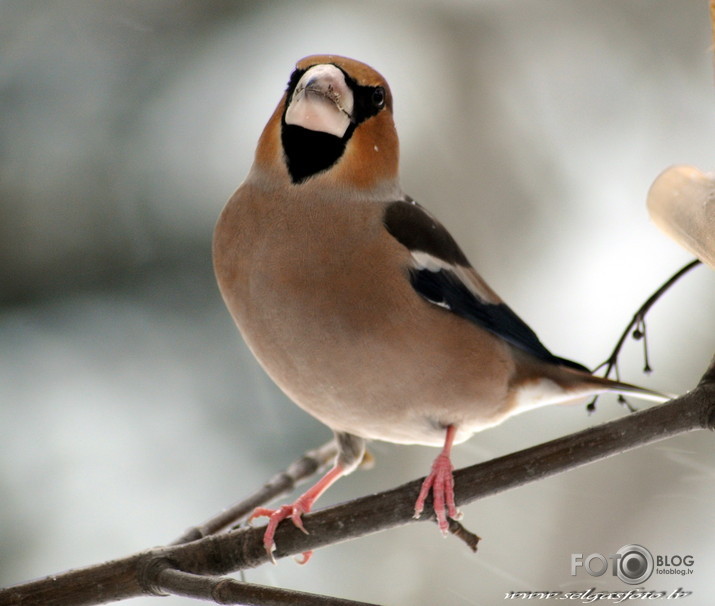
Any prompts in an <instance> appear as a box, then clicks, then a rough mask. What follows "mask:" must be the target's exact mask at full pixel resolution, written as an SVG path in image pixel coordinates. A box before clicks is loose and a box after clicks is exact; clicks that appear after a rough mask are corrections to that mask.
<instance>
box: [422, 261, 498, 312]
mask: <svg viewBox="0 0 715 606" xmlns="http://www.w3.org/2000/svg"><path fill="white" fill-rule="evenodd" d="M410 253H411V255H412V258H413V260H414V262H415V267H416V268H417V269H426V270H427V271H433V272H438V271H448V272H449V273H451V274H452V275H454V276H455V277H456V278H457V279H458V280H459V281H460V282H461V283H462V284H464V285H465V286H466V287H467V289H468V290H469V292H471V293H472V294H473V295H474V296H475V297H476V298H477V299H478V300H479V301H481V302H482V303H491V304H495V305H496V304H498V303H501V301H500V300H499V299H497V298H495V296H494V294H493V293H492V292H491V290H489V287H487V286H486V284H484V283H483V281H482V280H481V278H480V277H479V276H478V275H477V274H476V272H475V271H474V270H473V269H472V268H471V267H463V266H462V265H454V264H452V263H448V262H447V261H445V260H444V259H440V258H438V257H435V256H433V255H430V254H429V253H426V252H423V251H421V250H412V251H410ZM436 304H437V305H440V307H446V308H447V309H449V306H448V305H446V304H444V303H442V304H440V303H436Z"/></svg>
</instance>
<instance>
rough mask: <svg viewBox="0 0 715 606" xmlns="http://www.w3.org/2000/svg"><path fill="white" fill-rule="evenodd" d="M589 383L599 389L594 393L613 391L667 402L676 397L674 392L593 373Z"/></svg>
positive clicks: (643, 398) (642, 398) (653, 400)
mask: <svg viewBox="0 0 715 606" xmlns="http://www.w3.org/2000/svg"><path fill="white" fill-rule="evenodd" d="M587 383H588V384H591V385H593V387H594V388H595V389H596V390H597V391H594V395H595V394H596V393H602V392H612V393H617V394H621V395H624V396H633V397H634V398H639V399H641V400H649V401H651V402H667V401H668V400H672V399H673V398H674V397H675V395H673V394H667V393H662V392H660V391H655V390H653V389H648V388H646V387H640V386H639V385H633V384H631V383H624V382H623V381H613V380H612V379H606V378H604V377H597V376H595V375H591V376H590V377H589V379H588V381H587ZM599 388H600V389H599Z"/></svg>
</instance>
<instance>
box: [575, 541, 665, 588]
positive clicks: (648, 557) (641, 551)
mask: <svg viewBox="0 0 715 606" xmlns="http://www.w3.org/2000/svg"><path fill="white" fill-rule="evenodd" d="M609 560H610V561H611V562H610V565H609ZM654 563H655V562H654V559H653V555H652V554H651V552H650V551H648V550H647V549H646V548H645V547H643V546H642V545H624V546H623V547H621V548H620V549H619V550H618V551H617V552H616V553H614V554H612V555H609V556H608V557H607V558H606V556H604V555H602V554H600V553H592V554H590V555H588V556H586V557H584V555H583V554H582V553H572V554H571V576H574V577H575V576H576V573H577V571H578V569H579V568H583V569H584V570H585V571H586V572H587V573H588V574H590V575H591V576H592V577H600V576H601V575H604V574H606V571H608V569H609V568H610V569H611V573H612V575H613V576H615V577H618V578H619V579H620V580H621V581H623V582H624V583H626V584H628V585H639V584H641V583H645V582H646V581H647V580H648V579H649V578H650V576H651V575H652V574H653V569H654V567H655V566H654Z"/></svg>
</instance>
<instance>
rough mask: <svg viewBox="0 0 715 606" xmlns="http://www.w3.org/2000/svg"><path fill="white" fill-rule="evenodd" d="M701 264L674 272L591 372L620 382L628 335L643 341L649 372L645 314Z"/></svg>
mask: <svg viewBox="0 0 715 606" xmlns="http://www.w3.org/2000/svg"><path fill="white" fill-rule="evenodd" d="M700 264H701V261H700V260H699V259H694V260H693V261H691V262H690V263H688V264H687V265H685V266H684V267H681V268H680V269H679V270H678V271H677V272H675V273H674V274H673V275H672V276H671V277H670V278H668V279H667V280H666V281H665V282H664V283H663V284H662V285H661V286H660V287H659V288H658V290H656V291H655V292H654V293H653V294H652V295H651V296H650V297H648V299H647V300H646V301H645V303H643V305H641V306H640V307H639V308H638V311H636V313H635V314H633V317H632V318H631V321H630V322H629V323H628V326H626V328H625V330H624V331H623V333H622V334H621V337H620V339H618V342H617V343H616V346H615V347H614V348H613V351H612V352H611V355H610V356H608V358H606V359H605V360H604V361H603V362H601V363H600V364H599V365H598V366H596V368H594V369H593V372H594V373H596V372H598V371H599V370H601V369H602V368H604V367H605V368H606V372H605V374H604V375H603V376H604V377H606V378H608V377H610V376H611V373H612V372H615V375H616V379H618V380H620V376H619V373H618V357H619V356H620V355H621V350H622V349H623V345H624V344H625V342H626V339H627V338H628V335H629V334H631V331H633V332H632V335H633V338H634V339H636V340H640V339H642V340H643V357H644V360H645V365H644V368H643V372H646V373H648V372H651V370H652V368H651V366H650V360H649V359H648V345H647V337H646V324H645V317H646V314H647V313H648V312H649V311H650V308H651V307H653V305H655V303H656V302H657V301H658V299H660V298H661V297H662V296H663V295H664V294H665V293H666V292H667V291H668V290H669V289H670V287H671V286H673V284H675V283H676V282H677V281H678V280H680V278H682V277H683V276H684V275H685V274H687V273H688V272H689V271H690V270H691V269H693V268H694V267H696V266H698V265H700ZM597 400H598V396H596V397H595V398H593V400H591V401H590V402H589V403H588V404H587V405H586V410H588V412H593V411H594V410H595V409H596V401H597ZM618 400H619V402H621V403H622V404H624V405H626V406H628V409H629V410H630V412H635V408H633V407H632V406H631V405H630V404H629V403H628V401H627V400H626V399H625V398H624V397H623V396H619V398H618Z"/></svg>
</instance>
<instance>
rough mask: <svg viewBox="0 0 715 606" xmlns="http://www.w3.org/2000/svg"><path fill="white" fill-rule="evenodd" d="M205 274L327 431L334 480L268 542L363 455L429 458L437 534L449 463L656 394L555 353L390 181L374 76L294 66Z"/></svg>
mask: <svg viewBox="0 0 715 606" xmlns="http://www.w3.org/2000/svg"><path fill="white" fill-rule="evenodd" d="M213 259H214V268H215V272H216V277H217V279H218V284H219V288H220V290H221V294H222V295H223V298H224V301H225V302H226V305H227V306H228V309H229V311H230V312H231V315H232V316H233V318H234V320H235V322H236V324H237V325H238V328H239V330H240V331H241V334H242V335H243V338H244V339H245V341H246V343H247V344H248V346H249V348H250V349H251V351H252V352H253V354H254V355H255V357H256V359H257V360H258V361H259V362H260V364H261V365H262V366H263V368H264V369H265V370H266V372H267V373H268V374H269V375H270V377H271V378H272V379H273V380H274V381H275V382H276V383H277V384H278V386H279V387H280V388H281V389H282V390H283V391H284V392H285V393H286V395H287V396H288V397H289V398H290V399H292V400H293V401H294V402H295V403H296V404H297V405H298V406H300V407H301V408H303V409H304V410H305V411H307V412H308V413H310V414H311V415H313V416H314V417H316V418H317V419H319V420H320V421H322V422H323V423H325V424H326V425H327V426H328V427H330V428H331V429H332V430H333V432H334V433H335V439H336V441H337V444H338V450H339V454H338V456H337V459H336V461H335V463H334V465H333V467H332V469H331V470H330V471H329V472H328V473H327V474H326V475H325V476H324V477H323V478H322V479H321V480H320V481H318V483H317V484H316V485H315V486H313V487H312V488H311V489H310V490H308V491H307V492H306V493H305V494H303V495H302V496H300V497H299V498H298V499H297V500H296V501H295V503H293V504H292V505H285V506H283V507H281V508H280V509H277V510H275V511H273V510H268V509H259V510H256V511H255V512H254V514H253V517H256V516H260V515H267V516H270V519H269V523H268V526H267V529H266V531H265V535H264V544H265V547H266V549H267V550H268V552H269V554H270V553H271V552H272V551H273V549H275V544H274V540H273V537H274V533H275V530H276V527H277V525H278V524H279V523H280V521H281V520H283V519H285V518H288V517H290V518H291V519H292V521H293V523H294V524H295V525H296V526H298V527H299V528H301V529H302V528H303V525H302V522H301V515H302V514H303V513H305V512H308V511H310V509H311V506H312V505H313V503H314V502H315V500H316V499H317V498H318V497H319V496H320V495H321V494H322V493H323V492H324V491H325V490H326V489H327V488H328V487H329V486H330V485H331V484H333V482H335V481H336V480H337V479H338V478H339V477H341V476H344V475H347V474H349V473H350V472H352V471H353V470H354V469H355V468H356V467H357V465H358V464H359V463H360V462H361V460H362V458H363V455H364V453H365V441H366V440H385V441H387V442H396V443H400V444H425V445H428V446H441V447H442V451H441V454H440V455H439V456H438V457H437V458H436V459H435V461H434V464H433V465H432V469H431V471H430V473H429V475H428V476H427V478H426V479H425V480H424V483H423V485H422V490H421V491H420V493H419V496H418V498H417V502H416V504H415V516H416V517H419V515H420V514H421V513H422V510H423V508H424V504H425V500H426V499H427V497H428V496H429V493H430V492H431V493H432V506H433V508H434V512H435V514H436V518H437V521H438V524H439V527H440V529H441V530H442V532H443V533H445V532H446V530H447V528H448V522H447V517H448V516H449V517H450V518H457V517H458V516H459V515H460V514H459V512H458V510H457V508H456V506H455V502H454V491H453V479H452V464H451V462H450V450H451V448H452V445H453V444H458V443H460V442H463V441H465V440H467V439H468V438H469V437H470V436H471V435H472V434H474V433H475V432H477V431H481V430H483V429H486V428H487V427H492V426H494V425H497V424H499V423H501V422H502V421H504V420H505V419H506V418H508V417H510V416H512V415H515V414H517V413H520V412H523V411H525V410H530V409H533V408H537V407H540V406H546V405H549V404H559V403H563V402H566V401H569V400H574V399H577V398H581V397H584V396H590V395H593V394H598V393H601V392H605V391H613V392H621V393H628V394H633V395H636V396H642V397H645V398H648V399H662V398H661V397H660V395H659V394H656V393H655V392H651V391H649V390H646V389H642V388H639V387H636V386H633V385H628V384H625V383H620V382H614V381H610V380H607V379H604V378H600V377H596V376H593V375H591V373H590V372H589V371H588V369H587V368H585V367H583V366H581V365H580V364H577V363H575V362H571V361H570V360H566V359H564V358H559V357H557V356H554V355H553V354H552V353H551V352H550V351H549V350H548V349H546V347H544V345H542V343H541V341H539V339H538V337H537V336H536V334H535V333H534V331H533V330H531V328H529V327H528V326H527V325H526V324H525V323H524V322H523V321H522V320H521V319H520V318H519V316H517V315H516V314H515V313H514V312H513V311H512V310H511V308H509V307H508V306H507V305H506V304H505V303H504V302H503V301H502V300H501V299H500V298H499V296H498V295H497V294H496V293H495V292H494V291H493V290H492V289H491V288H490V287H489V286H488V285H487V283H486V282H485V281H484V280H483V279H482V277H481V276H480V275H479V274H478V273H477V272H476V271H475V269H474V268H473V267H472V265H471V264H470V263H469V261H468V260H467V257H466V256H465V254H464V252H463V251H462V249H461V248H460V247H459V245H458V244H457V243H456V242H455V240H454V238H453V237H452V236H451V235H450V234H449V232H448V231H447V230H446V229H445V228H444V227H443V226H442V225H441V224H440V223H439V222H438V221H437V219H435V218H434V217H433V216H432V215H431V214H430V213H429V212H428V211H427V210H425V208H424V207H422V206H420V205H419V204H418V203H417V202H415V201H414V200H413V199H412V198H410V197H409V196H408V195H406V194H405V193H404V192H403V191H402V188H401V187H400V182H399V176H398V140H397V132H396V131H395V125H394V123H393V118H392V94H391V93H390V88H389V87H388V85H387V82H385V79H384V78H383V77H382V76H381V75H380V74H379V73H377V72H376V71H375V70H374V69H372V68H371V67H369V66H367V65H365V64H364V63H360V62H358V61H355V60H353V59H347V58H345V57H338V56H334V55H322V56H311V57H306V58H305V59H302V60H300V61H299V62H298V63H297V65H296V69H295V71H294V72H293V74H292V75H291V77H290V80H289V82H288V87H287V89H286V91H285V94H284V95H283V97H282V99H281V101H280V102H279V103H278V107H277V108H276V109H275V111H274V112H273V115H272V116H271V118H270V120H269V121H268V124H267V125H266V127H265V129H264V130H263V133H262V134H261V137H260V139H259V141H258V148H257V150H256V156H255V161H254V163H253V166H252V167H251V170H250V172H249V173H248V176H247V177H246V180H245V181H244V182H243V184H242V185H241V186H240V187H239V188H238V190H237V191H236V193H235V194H234V195H233V196H232V197H231V198H230V200H229V201H228V203H227V204H226V207H225V208H224V210H223V212H222V213H221V216H220V218H219V220H218V223H217V225H216V230H215V234H214V239H213Z"/></svg>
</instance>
